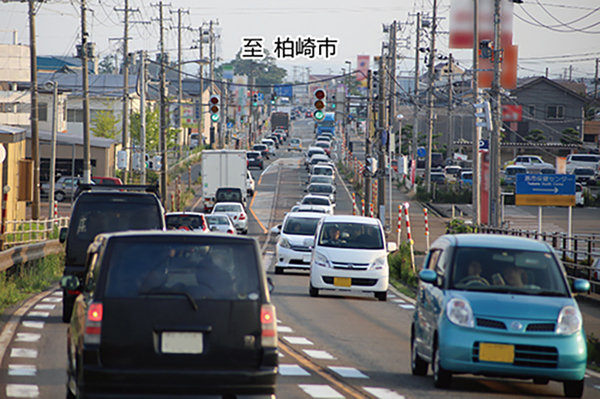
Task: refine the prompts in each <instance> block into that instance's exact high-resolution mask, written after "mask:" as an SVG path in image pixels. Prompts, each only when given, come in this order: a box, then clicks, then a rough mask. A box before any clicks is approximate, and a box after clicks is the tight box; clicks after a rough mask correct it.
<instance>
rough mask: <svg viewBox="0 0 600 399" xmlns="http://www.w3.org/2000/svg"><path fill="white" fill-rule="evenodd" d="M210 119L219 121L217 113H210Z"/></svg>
mask: <svg viewBox="0 0 600 399" xmlns="http://www.w3.org/2000/svg"><path fill="white" fill-rule="evenodd" d="M210 120H211V121H213V122H218V121H219V114H211V115H210Z"/></svg>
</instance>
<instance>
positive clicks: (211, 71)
mask: <svg viewBox="0 0 600 399" xmlns="http://www.w3.org/2000/svg"><path fill="white" fill-rule="evenodd" d="M208 40H209V46H210V47H209V48H208V54H209V59H210V66H209V68H210V69H209V76H210V83H209V84H210V95H211V97H212V95H213V94H214V84H213V82H214V77H215V60H214V52H213V41H214V35H213V21H210V22H209V37H208ZM210 148H212V149H214V148H215V125H214V122H213V121H212V118H211V121H210Z"/></svg>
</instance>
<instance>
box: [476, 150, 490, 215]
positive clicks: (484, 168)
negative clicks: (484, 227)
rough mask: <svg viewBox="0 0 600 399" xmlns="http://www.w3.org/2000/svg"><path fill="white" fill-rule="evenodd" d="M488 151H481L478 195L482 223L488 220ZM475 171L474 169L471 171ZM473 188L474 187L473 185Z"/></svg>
mask: <svg viewBox="0 0 600 399" xmlns="http://www.w3.org/2000/svg"><path fill="white" fill-rule="evenodd" d="M489 156H490V153H489V152H483V153H481V182H480V183H481V184H480V187H481V195H480V197H479V199H480V201H481V202H480V203H481V208H480V209H481V215H480V220H481V223H482V224H488V223H489V220H490V213H489V209H490V207H489V203H490V159H489ZM473 173H476V171H473ZM473 189H475V188H474V187H473Z"/></svg>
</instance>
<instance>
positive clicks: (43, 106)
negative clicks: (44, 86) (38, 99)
mask: <svg viewBox="0 0 600 399" xmlns="http://www.w3.org/2000/svg"><path fill="white" fill-rule="evenodd" d="M38 120H39V121H41V122H46V121H47V120H48V103H39V104H38Z"/></svg>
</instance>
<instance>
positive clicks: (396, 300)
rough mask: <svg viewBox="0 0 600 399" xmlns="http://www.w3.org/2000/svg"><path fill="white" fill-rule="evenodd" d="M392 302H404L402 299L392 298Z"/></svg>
mask: <svg viewBox="0 0 600 399" xmlns="http://www.w3.org/2000/svg"><path fill="white" fill-rule="evenodd" d="M392 302H394V303H406V302H405V301H404V300H403V299H392Z"/></svg>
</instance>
